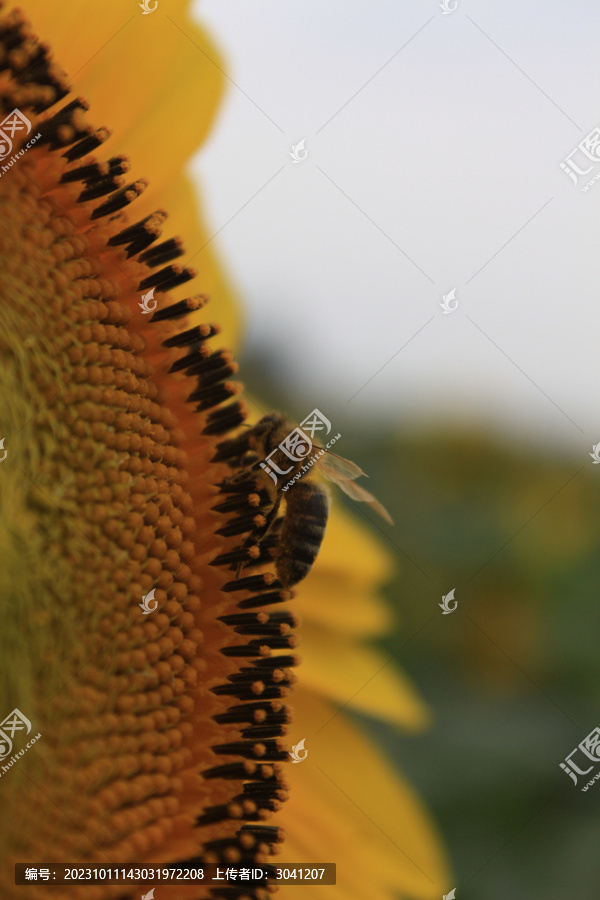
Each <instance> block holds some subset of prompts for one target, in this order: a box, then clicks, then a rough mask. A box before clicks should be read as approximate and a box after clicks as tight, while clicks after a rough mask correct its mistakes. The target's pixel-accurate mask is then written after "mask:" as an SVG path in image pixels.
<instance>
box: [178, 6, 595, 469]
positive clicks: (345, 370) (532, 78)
mask: <svg viewBox="0 0 600 900" xmlns="http://www.w3.org/2000/svg"><path fill="white" fill-rule="evenodd" d="M454 2H455V0H450V2H449V4H448V5H449V6H453V5H454ZM196 9H197V15H198V18H199V19H200V20H201V21H202V22H203V23H204V24H205V25H207V26H208V27H209V29H210V30H211V32H212V34H213V35H214V37H215V38H216V40H217V42H218V44H219V45H220V47H221V49H222V52H223V55H224V58H225V60H226V64H227V71H228V74H229V76H230V78H231V82H230V83H229V87H228V91H227V96H226V102H225V105H224V108H223V110H222V112H221V116H220V119H219V121H218V123H217V127H216V128H215V130H214V132H213V135H212V138H211V140H210V142H209V143H208V144H207V145H206V146H205V148H203V150H202V151H201V153H200V154H199V155H198V156H197V158H196V159H195V161H194V171H195V172H197V174H198V177H199V179H200V182H201V185H202V190H203V194H204V198H205V204H206V205H207V213H208V216H209V220H210V224H211V228H212V229H213V231H214V232H216V231H218V230H219V229H222V230H220V232H219V234H218V235H217V237H216V238H215V242H216V245H217V248H218V250H219V252H220V254H221V256H222V258H223V260H224V262H225V264H226V265H227V268H228V270H229V272H230V273H231V276H232V278H233V280H234V283H235V284H236V286H237V289H238V292H239V295H240V298H241V300H242V303H243V306H244V308H245V313H246V338H245V343H246V346H247V347H248V348H249V350H251V351H253V352H257V350H258V349H260V350H261V351H262V352H268V353H269V354H271V355H274V356H275V358H276V359H277V360H278V373H280V375H281V377H285V378H286V379H289V380H290V381H292V383H293V384H294V387H295V388H296V389H297V390H298V391H299V392H300V394H301V396H303V397H306V403H307V411H309V408H313V407H315V406H317V407H319V408H321V409H323V411H327V415H328V416H329V418H331V419H332V420H333V418H334V416H335V413H336V411H341V410H342V409H343V410H344V414H347V413H348V412H352V413H354V414H355V415H356V416H360V417H366V416H370V415H374V414H378V415H381V416H383V417H385V418H386V419H390V420H398V419H401V420H403V419H405V418H406V417H408V418H409V419H410V420H415V419H416V418H417V416H419V417H422V416H424V415H425V416H430V417H431V416H433V417H439V416H440V415H441V414H443V415H445V416H446V417H448V416H453V415H456V414H457V413H458V412H460V413H461V414H465V413H466V414H468V415H469V416H470V417H472V418H478V419H481V420H483V421H489V422H493V423H495V426H496V427H501V428H506V427H511V426H512V427H518V428H519V429H525V430H526V431H529V433H530V434H532V435H535V436H536V437H537V438H538V439H540V440H542V441H544V442H560V443H563V444H564V443H566V444H572V445H573V446H574V447H575V448H576V449H578V450H580V451H581V452H582V454H585V453H586V452H587V451H588V450H589V449H591V446H590V445H591V444H592V443H596V442H597V441H599V440H600V406H599V401H598V396H597V395H598V386H599V381H600V377H599V376H600V213H599V211H600V181H598V182H596V183H594V184H593V186H592V187H590V188H589V189H588V190H587V191H583V190H582V189H581V188H582V187H583V186H584V185H585V184H586V183H587V180H588V179H591V178H593V176H594V175H595V174H596V173H598V175H599V178H600V144H599V147H598V155H597V157H596V158H594V154H595V145H594V142H593V140H592V141H591V142H590V145H589V147H588V153H589V154H590V155H591V157H592V158H590V156H585V155H584V154H583V153H582V151H581V150H578V151H577V153H576V154H575V155H574V156H572V157H571V161H572V163H574V164H575V165H577V166H578V168H579V169H580V170H583V169H586V168H589V167H591V171H590V173H589V174H588V175H587V176H585V177H583V176H579V179H578V184H577V185H575V184H574V183H573V181H572V180H571V178H570V177H569V176H568V175H567V174H566V173H565V172H564V171H563V170H562V169H561V168H560V163H561V162H564V161H565V159H566V157H568V156H569V155H570V154H572V151H574V150H575V149H576V148H577V147H578V145H579V144H580V143H581V142H582V141H584V139H585V138H586V137H587V136H588V134H589V133H590V132H591V131H592V130H593V129H594V128H596V127H597V126H600V100H599V97H600V91H599V90H598V88H599V87H600V84H599V82H600V68H599V66H598V35H600V4H598V3H597V2H596V3H595V2H592V0H579V2H577V3H567V2H566V0H563V2H559V0H549V2H548V0H543V2H542V0H529V2H528V3H527V4H526V8H525V4H523V3H522V0H521V2H518V0H485V3H484V2H482V0H458V4H457V7H456V9H455V10H454V11H453V12H450V13H448V14H444V13H443V12H442V9H441V8H440V6H439V3H438V0H403V2H391V0H386V2H382V0H374V2H369V3H366V2H362V0H361V2H353V0H328V2H327V4H323V3H322V2H318V0H303V2H302V3H291V2H287V3H282V2H281V0H253V2H252V3H246V2H242V0H203V2H200V3H199V4H198V6H197V8H196ZM301 140H304V142H305V143H304V150H305V151H306V153H307V155H306V157H305V158H303V159H301V161H299V162H293V160H292V158H291V156H290V155H289V154H290V151H291V150H292V147H293V146H294V145H297V144H298V143H299V142H300V141H301ZM584 146H586V145H584ZM297 154H298V156H299V157H303V156H304V153H303V152H302V149H299V150H298V151H297ZM226 223H227V224H226ZM223 226H224V227H223ZM453 289H454V290H455V301H458V307H457V308H456V309H455V310H454V311H453V312H450V313H447V314H444V313H443V310H442V308H441V307H440V303H441V301H442V297H443V295H444V294H447V293H449V292H450V291H452V290H453ZM449 304H450V306H453V305H454V303H453V302H452V301H451V300H450V301H449ZM329 413H331V415H329Z"/></svg>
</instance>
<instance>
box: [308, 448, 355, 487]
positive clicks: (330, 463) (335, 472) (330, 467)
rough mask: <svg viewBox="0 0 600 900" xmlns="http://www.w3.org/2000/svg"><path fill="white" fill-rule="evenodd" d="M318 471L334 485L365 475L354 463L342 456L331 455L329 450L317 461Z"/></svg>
mask: <svg viewBox="0 0 600 900" xmlns="http://www.w3.org/2000/svg"><path fill="white" fill-rule="evenodd" d="M321 449H323V448H321ZM319 469H320V471H321V472H322V473H323V475H325V477H326V478H330V479H331V481H334V482H335V483H336V484H339V483H340V481H347V480H348V479H349V480H350V481H354V479H355V478H360V476H361V475H365V473H364V472H363V470H362V469H361V468H360V466H357V465H356V463H353V462H352V461H351V460H350V459H344V457H343V456H338V455H337V453H332V452H331V450H327V452H326V453H325V456H324V457H323V458H322V459H320V460H319ZM366 477H367V476H366V475H365V478H366Z"/></svg>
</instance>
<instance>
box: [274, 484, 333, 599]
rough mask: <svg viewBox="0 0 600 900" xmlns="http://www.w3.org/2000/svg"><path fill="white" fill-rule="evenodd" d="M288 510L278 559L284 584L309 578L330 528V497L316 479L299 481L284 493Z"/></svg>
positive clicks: (279, 576) (276, 561) (279, 574)
mask: <svg viewBox="0 0 600 900" xmlns="http://www.w3.org/2000/svg"><path fill="white" fill-rule="evenodd" d="M285 501H286V511H285V517H284V520H283V527H282V529H281V539H280V543H279V548H278V551H277V557H276V560H275V565H276V570H277V577H278V578H279V580H280V581H281V583H282V584H283V586H284V587H291V586H292V585H294V584H297V583H298V582H299V581H302V579H303V578H306V576H307V575H308V573H309V572H310V570H311V568H312V565H313V563H314V561H315V559H316V558H317V554H318V552H319V549H320V547H321V542H322V540H323V536H324V534H325V529H326V527H327V517H328V515H329V496H328V494H327V491H326V489H325V488H324V487H322V486H321V485H320V484H316V483H315V482H314V481H313V482H311V481H298V482H296V484H294V485H293V486H291V487H290V488H289V490H288V491H287V492H286V495H285Z"/></svg>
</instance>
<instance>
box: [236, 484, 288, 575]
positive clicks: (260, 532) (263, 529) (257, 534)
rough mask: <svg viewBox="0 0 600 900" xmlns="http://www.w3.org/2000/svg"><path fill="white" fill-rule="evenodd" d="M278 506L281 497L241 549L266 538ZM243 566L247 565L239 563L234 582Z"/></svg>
mask: <svg viewBox="0 0 600 900" xmlns="http://www.w3.org/2000/svg"><path fill="white" fill-rule="evenodd" d="M280 504H281V496H279V497H277V500H276V501H275V503H274V504H273V506H272V508H271V510H270V512H268V513H267V515H266V517H265V519H266V521H265V524H264V525H261V526H260V527H259V528H253V529H252V531H251V532H250V534H249V535H248V537H247V538H246V540H245V541H244V543H243V544H242V548H243V549H245V548H246V547H249V546H251V545H252V544H260V542H261V541H262V539H263V538H264V537H266V535H267V534H268V533H269V530H270V529H271V527H272V525H273V522H274V521H275V519H276V518H277V513H278V512H279V506H280ZM245 565H247V563H239V565H238V567H237V570H236V575H235V580H236V581H238V579H239V577H240V575H241V574H242V569H243V568H244V566H245Z"/></svg>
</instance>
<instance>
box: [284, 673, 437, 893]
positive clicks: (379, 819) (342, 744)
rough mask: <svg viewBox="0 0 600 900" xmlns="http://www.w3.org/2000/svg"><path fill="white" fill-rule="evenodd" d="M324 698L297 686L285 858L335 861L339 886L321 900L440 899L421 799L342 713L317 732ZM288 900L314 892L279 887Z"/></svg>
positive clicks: (431, 834) (430, 828)
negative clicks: (298, 758) (297, 749)
mask: <svg viewBox="0 0 600 900" xmlns="http://www.w3.org/2000/svg"><path fill="white" fill-rule="evenodd" d="M331 713H332V710H331V707H329V705H328V704H327V703H324V702H323V701H321V700H319V699H317V698H316V697H314V696H312V695H309V694H308V693H307V691H305V690H303V689H302V688H300V689H299V690H298V691H297V696H296V705H295V716H294V726H293V732H292V734H291V735H290V743H296V742H297V741H298V740H300V739H301V738H303V737H306V744H305V749H306V750H307V751H308V755H307V757H306V759H305V760H304V761H303V762H301V763H297V764H292V765H291V766H290V767H289V769H290V770H291V771H289V773H288V780H289V782H290V786H291V796H290V800H289V801H288V803H286V804H285V805H284V807H283V811H282V813H281V814H280V821H281V823H282V824H283V825H284V827H285V828H286V829H287V830H288V837H287V839H286V844H285V861H289V862H299V863H302V864H308V863H311V864H314V863H319V862H321V863H323V862H335V863H336V864H337V885H336V886H335V887H320V888H319V897H321V896H322V897H323V898H328V897H332V898H333V897H335V898H336V900H340V898H343V900H365V898H369V900H371V898H376V900H379V898H381V900H383V898H385V900H389V898H390V896H391V895H392V891H396V892H399V893H400V894H401V896H402V897H404V896H410V897H411V898H413V897H414V898H418V900H441V897H442V894H443V890H444V889H445V890H447V889H448V887H449V884H450V882H449V877H448V866H447V862H446V860H445V858H444V857H443V855H442V853H441V851H440V849H439V847H440V844H439V839H438V836H437V834H436V830H435V827H434V825H433V824H432V822H431V821H430V819H429V817H428V816H427V814H426V812H425V811H424V809H423V807H422V806H421V804H420V802H419V800H418V799H417V797H416V796H415V794H414V793H413V791H412V790H411V789H410V788H409V786H408V785H407V784H406V783H405V782H404V781H403V780H400V778H399V776H398V773H397V772H395V771H394V770H393V769H392V768H391V767H390V766H389V765H387V763H385V762H384V761H383V760H382V758H381V756H380V755H379V754H378V753H377V751H376V750H375V749H374V748H373V747H372V745H371V744H370V743H369V742H368V741H367V740H366V739H365V738H364V737H363V736H362V735H361V734H360V733H359V732H358V731H357V730H356V728H355V727H354V726H353V725H351V724H350V722H349V721H348V720H347V719H346V718H345V717H344V716H336V717H335V718H334V719H332V721H331V722H330V724H329V725H328V726H327V727H326V728H324V729H323V730H322V731H320V732H318V733H315V731H316V730H317V728H318V723H320V722H322V721H324V720H325V719H326V718H328V717H329V716H330V715H331ZM281 890H282V897H283V898H284V900H287V897H288V895H289V898H290V900H294V898H295V900H305V898H306V900H312V898H314V889H313V888H312V887H311V888H305V887H294V888H282V889H281Z"/></svg>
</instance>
